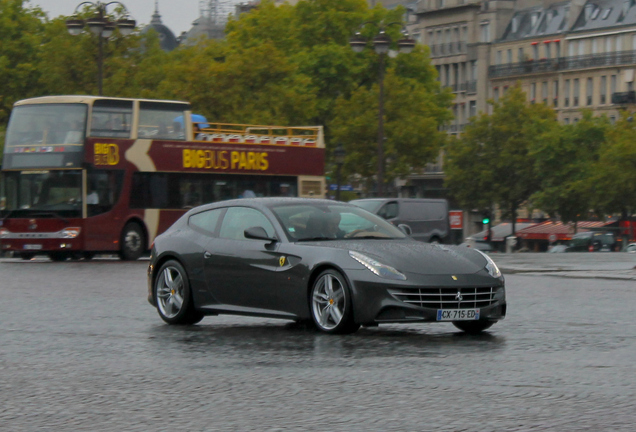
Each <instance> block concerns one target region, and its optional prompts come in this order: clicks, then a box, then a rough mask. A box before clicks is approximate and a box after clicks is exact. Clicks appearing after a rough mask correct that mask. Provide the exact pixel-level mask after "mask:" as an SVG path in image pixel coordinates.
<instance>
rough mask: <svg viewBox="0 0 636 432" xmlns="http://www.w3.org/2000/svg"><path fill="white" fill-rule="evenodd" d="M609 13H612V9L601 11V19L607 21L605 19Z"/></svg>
mask: <svg viewBox="0 0 636 432" xmlns="http://www.w3.org/2000/svg"><path fill="white" fill-rule="evenodd" d="M611 12H612V8H609V9H605V10H604V11H603V16H602V17H601V19H604V20H606V19H607V17H608V16H609V14H610V13H611Z"/></svg>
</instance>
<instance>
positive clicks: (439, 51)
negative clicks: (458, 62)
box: [430, 42, 466, 57]
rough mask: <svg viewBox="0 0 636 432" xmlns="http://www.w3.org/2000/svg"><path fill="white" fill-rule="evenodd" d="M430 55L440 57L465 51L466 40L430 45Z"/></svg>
mask: <svg viewBox="0 0 636 432" xmlns="http://www.w3.org/2000/svg"><path fill="white" fill-rule="evenodd" d="M430 48H431V57H441V56H447V55H455V54H464V53H466V42H450V43H443V44H436V45H430Z"/></svg>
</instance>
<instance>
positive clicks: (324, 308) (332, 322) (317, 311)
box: [311, 273, 346, 330]
mask: <svg viewBox="0 0 636 432" xmlns="http://www.w3.org/2000/svg"><path fill="white" fill-rule="evenodd" d="M345 300H346V299H345V289H344V286H342V283H341V282H340V280H339V279H338V278H337V277H335V276H334V275H332V274H329V273H327V274H324V275H322V276H321V277H320V279H318V280H317V281H316V284H315V285H314V289H313V293H312V300H311V305H312V311H313V314H314V317H315V319H316V322H317V323H318V324H319V325H320V327H322V328H323V329H325V330H333V329H334V328H336V327H337V326H338V324H340V322H341V321H342V318H343V316H344V312H345V304H346V303H345Z"/></svg>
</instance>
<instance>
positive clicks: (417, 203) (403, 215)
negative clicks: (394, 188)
mask: <svg viewBox="0 0 636 432" xmlns="http://www.w3.org/2000/svg"><path fill="white" fill-rule="evenodd" d="M350 203H351V204H354V205H357V206H358V207H362V208H363V209H365V210H367V211H370V212H371V213H374V214H377V215H378V216H380V217H382V218H384V219H386V220H388V221H389V222H391V223H392V224H393V225H395V226H399V225H407V226H408V229H409V230H410V233H409V234H410V235H411V237H413V238H414V239H415V240H420V241H424V242H429V243H448V239H449V236H450V222H449V219H448V201H446V200H445V199H435V198H369V199H359V200H353V201H350Z"/></svg>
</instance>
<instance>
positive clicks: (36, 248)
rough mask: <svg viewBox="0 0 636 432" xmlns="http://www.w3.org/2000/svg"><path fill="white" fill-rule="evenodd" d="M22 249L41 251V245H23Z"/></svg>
mask: <svg viewBox="0 0 636 432" xmlns="http://www.w3.org/2000/svg"><path fill="white" fill-rule="evenodd" d="M24 249H26V250H41V249H42V245H41V244H25V245H24Z"/></svg>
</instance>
